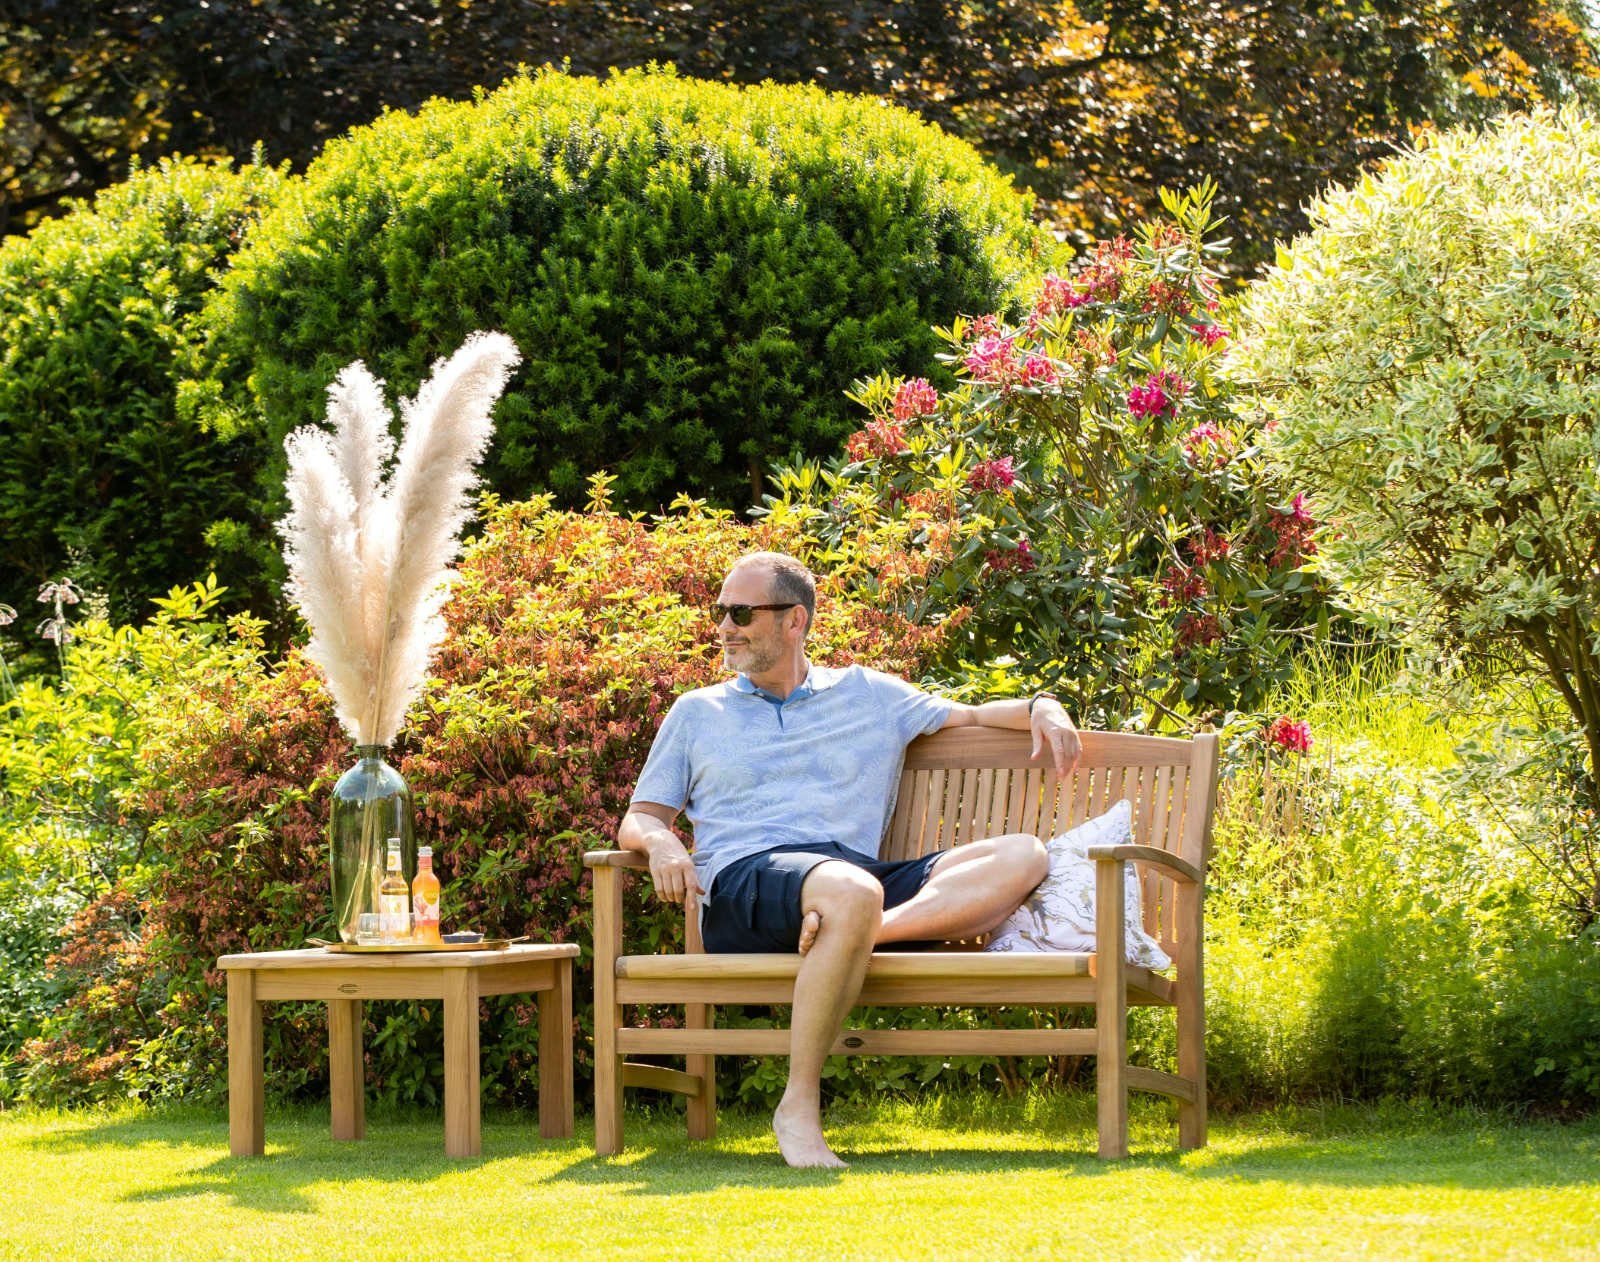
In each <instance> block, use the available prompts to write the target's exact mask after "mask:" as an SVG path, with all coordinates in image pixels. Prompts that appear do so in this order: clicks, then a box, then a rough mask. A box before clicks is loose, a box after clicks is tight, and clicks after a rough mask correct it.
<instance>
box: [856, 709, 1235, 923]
mask: <svg viewBox="0 0 1600 1262" xmlns="http://www.w3.org/2000/svg"><path fill="white" fill-rule="evenodd" d="M1082 738H1083V756H1082V758H1081V759H1080V760H1079V762H1078V769H1077V771H1076V772H1075V773H1074V774H1073V777H1072V779H1071V780H1070V781H1068V782H1063V781H1061V780H1060V779H1059V777H1058V776H1057V775H1056V773H1055V770H1054V768H1053V767H1050V766H1049V765H1048V761H1047V760H1041V761H1037V762H1036V761H1033V760H1031V759H1030V758H1029V757H1028V751H1029V749H1030V748H1031V746H1032V737H1031V736H1030V734H1029V733H1027V732H1008V731H1003V730H1000V729H997V728H990V727H953V728H946V729H945V730H944V731H940V732H935V733H933V734H932V735H931V736H923V737H920V738H918V739H917V740H915V741H913V742H912V743H911V745H910V746H909V747H908V748H907V750H906V760H905V765H904V768H903V770H902V771H901V774H900V791H899V795H898V797H897V798H896V799H895V811H894V816H893V818H892V819H891V820H890V823H889V833H888V836H887V837H886V838H885V839H884V843H883V848H882V852H881V853H882V855H883V857H884V858H886V859H912V858H916V857H917V856H918V855H923V854H927V853H928V852H929V851H931V850H941V849H945V848H946V847H949V846H956V845H960V844H962V843H963V842H968V841H977V840H980V839H981V838H984V837H997V836H1000V835H1002V834H1004V833H1033V834H1035V835H1037V836H1039V837H1042V838H1043V839H1044V840H1046V841H1049V840H1050V838H1052V837H1055V836H1057V835H1059V834H1061V833H1063V832H1065V831H1066V830H1067V829H1069V828H1071V827H1073V826H1074V825H1075V824H1080V823H1082V822H1083V821H1084V820H1086V819H1089V818H1091V817H1092V816H1095V815H1099V814H1101V813H1102V812H1104V811H1105V810H1107V809H1108V808H1109V807H1110V805H1111V804H1112V803H1113V802H1115V801H1117V800H1118V799H1120V798H1127V799H1128V800H1129V801H1131V802H1132V803H1133V840H1134V841H1135V842H1137V843H1138V844H1140V845H1146V846H1156V847H1158V848H1160V849H1162V850H1165V851H1168V852H1169V853H1172V854H1176V855H1178V857H1179V858H1182V859H1186V860H1188V861H1189V862H1190V863H1192V864H1194V865H1195V866H1196V867H1198V868H1200V870H1201V871H1202V872H1203V871H1204V870H1205V866H1206V860H1207V859H1208V858H1209V855H1210V849H1211V815H1212V811H1213V808H1214V806H1215V802H1216V778H1217V776H1216V773H1217V746H1218V741H1217V737H1216V736H1214V735H1212V734H1209V733H1207V734H1202V735H1200V736H1197V737H1195V738H1194V739H1193V740H1175V739H1173V738H1171V737H1165V736H1139V735H1133V734H1128V733H1122V732H1084V733H1083V734H1082ZM1141 878H1142V881H1143V890H1142V892H1143V897H1144V920H1145V929H1146V930H1147V931H1148V932H1149V933H1150V934H1152V935H1153V936H1155V937H1157V938H1159V939H1161V940H1162V941H1164V942H1167V943H1174V942H1175V941H1176V938H1177V935H1176V932H1175V912H1176V899H1175V897H1174V885H1173V882H1172V881H1170V880H1168V879H1166V878H1164V877H1161V876H1160V875H1159V874H1158V873H1157V871H1156V869H1154V868H1145V869H1143V870H1142V873H1141Z"/></svg>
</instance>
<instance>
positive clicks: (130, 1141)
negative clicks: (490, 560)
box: [24, 1099, 1600, 1214]
mask: <svg viewBox="0 0 1600 1262" xmlns="http://www.w3.org/2000/svg"><path fill="white" fill-rule="evenodd" d="M1092 1119H1093V1105H1092V1101H1090V1102H1089V1103H1088V1105H1087V1107H1085V1105H1084V1102H1082V1101H1079V1100H1071V1099H1069V1100H1067V1101H1064V1102H1049V1103H1047V1104H1046V1105H1045V1106H1042V1107H1041V1108H1039V1109H1038V1110H1037V1111H1030V1112H1027V1113H1024V1111H1023V1110H1019V1109H1018V1108H1017V1106H1016V1105H1015V1104H1011V1105H1005V1104H1002V1103H1000V1102H989V1101H984V1100H977V1101H958V1102H955V1103H953V1104H950V1105H949V1106H946V1105H945V1104H944V1103H943V1102H939V1101H927V1102H924V1103H923V1104H921V1105H918V1106H914V1107H912V1108H910V1109H906V1110H902V1111H899V1112H896V1111H895V1110H894V1109H893V1108H886V1109H884V1110H869V1111H863V1110H860V1109H848V1108H841V1109H839V1110H836V1111H835V1110H830V1114H829V1119H828V1120H829V1133H830V1135H831V1136H832V1137H833V1138H834V1139H835V1140H836V1141H837V1147H838V1150H839V1152H840V1154H841V1156H843V1157H844V1158H845V1159H846V1160H847V1161H848V1162H849V1163H850V1167H851V1168H850V1170H849V1171H846V1172H838V1171H827V1170H804V1171H795V1170H789V1169H787V1168H786V1167H785V1166H784V1165H783V1164H782V1162H781V1159H780V1158H779V1157H778V1155H777V1151H776V1148H775V1146H773V1145H772V1144H771V1139H770V1133H769V1132H768V1131H767V1130H766V1119H765V1118H764V1117H758V1116H746V1115H741V1114H739V1113H736V1112H732V1111H729V1112H727V1113H725V1114H724V1126H723V1141H722V1142H716V1141H714V1142H712V1143H710V1144H699V1143H691V1142H690V1141H689V1140H688V1139H687V1138H686V1137H685V1136H684V1134H683V1132H682V1130H681V1126H682V1121H681V1118H674V1117H672V1116H670V1115H667V1116H661V1115H656V1116H653V1117H651V1118H649V1119H648V1120H645V1121H642V1122H638V1124H637V1125H635V1122H636V1120H637V1119H636V1118H633V1117H630V1119H629V1123H630V1132H631V1133H630V1138H629V1143H630V1146H629V1148H628V1150H627V1151H625V1152H624V1153H623V1154H622V1155H621V1156H618V1157H614V1158H599V1157H596V1156H594V1149H593V1141H592V1131H590V1130H589V1128H588V1126H587V1124H582V1125H580V1130H579V1134H578V1136H577V1137H576V1138H574V1139H568V1140H542V1139H540V1138H539V1135H538V1126H537V1122H536V1120H535V1119H531V1118H522V1117H520V1116H519V1117H512V1118H504V1117H502V1118H498V1119H496V1118H490V1119H486V1121H485V1128H484V1143H485V1150H486V1151H485V1155H484V1156H483V1157H480V1158H476V1159H472V1160H467V1161H455V1160H451V1159H449V1158H447V1157H445V1156H444V1153H443V1126H442V1122H441V1120H440V1118H439V1117H438V1116H437V1115H436V1114H423V1115H420V1116H402V1117H384V1116H381V1115H380V1116H375V1117H369V1119H368V1123H367V1138H366V1139H365V1140H364V1141H361V1142H358V1143H354V1144H351V1143H341V1142H338V1141H335V1140H333V1139H332V1138H331V1137H330V1136H329V1135H328V1133H327V1124H328V1123H327V1115H326V1112H325V1111H319V1110H316V1109H305V1110H295V1111H291V1112H284V1113H278V1112H274V1113H273V1114H270V1115H269V1117H268V1121H267V1127H266V1137H267V1153H266V1155H265V1157H261V1158H248V1157H247V1158H235V1157H214V1156H212V1155H211V1154H213V1153H215V1151H216V1150H217V1149H218V1148H225V1147H226V1145H227V1134H228V1133H227V1124H226V1122H225V1121H223V1120H221V1119H220V1118H219V1117H218V1115H217V1114H216V1113H215V1112H214V1111H207V1110H184V1109H178V1110H161V1111H158V1112H154V1113H150V1112H146V1113H141V1114H132V1115H123V1116H116V1117H111V1118H106V1119H104V1120H99V1121H95V1122H93V1123H91V1124H89V1125H74V1124H72V1123H71V1120H70V1116H69V1117H68V1119H67V1124H66V1125H63V1126H62V1127H61V1128H60V1129H57V1130H54V1131H51V1132H50V1133H47V1134H43V1135H38V1136H34V1137H30V1138H29V1139H27V1140H25V1141H24V1142H25V1143H28V1144H30V1145H31V1146H33V1147H35V1148H36V1149H38V1150H39V1151H40V1152H41V1154H45V1153H49V1152H60V1151H73V1150H86V1149H94V1148H97V1147H123V1148H139V1147H150V1146H155V1147H168V1148H187V1149H194V1150H195V1153H196V1156H197V1157H199V1158H202V1159H205V1158H209V1159H206V1160H204V1161H203V1164H197V1165H196V1166H195V1167H193V1168H192V1169H189V1170H186V1171H183V1172H182V1173H180V1174H175V1175H173V1176H171V1177H170V1180H169V1181H168V1182H166V1183H164V1184H162V1185H160V1186H155V1187H147V1188H144V1189H141V1190H138V1191H133V1192H129V1193H128V1194H127V1195H126V1196H125V1197H124V1198H123V1199H124V1200H125V1201H126V1202H128V1203H142V1202H161V1201H169V1200H179V1199H184V1198H192V1197H206V1196H218V1197H223V1198H225V1199H226V1200H228V1201H229V1202H230V1203H231V1204H233V1205H235V1206H238V1207H241V1208H247V1209H251V1210H255V1211H258V1212H263V1213H275V1214H283V1213H290V1214H314V1213H318V1212H320V1211H321V1206H319V1204H318V1203H317V1197H316V1196H315V1195H314V1194H313V1189H316V1188H319V1187H325V1186H327V1185H330V1184H338V1183H340V1182H343V1181H348V1180H353V1179H360V1180H368V1181H379V1182H395V1183H406V1184H409V1185H413V1186H415V1185H418V1184H428V1183H431V1182H433V1181H435V1180H438V1179H441V1178H443V1177H444V1176H446V1175H450V1174H454V1173H457V1172H462V1171H471V1170H475V1169H479V1168H482V1167H492V1166H495V1165H499V1164H505V1166H506V1168H505V1170H504V1171H503V1176H504V1178H505V1179H506V1180H507V1181H508V1183H514V1184H520V1185H523V1186H527V1187H533V1188H537V1187H539V1186H541V1185H546V1184H562V1183H565V1184H578V1185H586V1186H593V1187H596V1188H600V1187H605V1188H610V1189H614V1190H615V1191H617V1192H620V1193H622V1194H623V1195H626V1196H638V1197H671V1196H680V1195H694V1194H697V1193H709V1192H715V1191H717V1190H718V1189H723V1188H766V1187H770V1188H773V1189H785V1190H787V1189H794V1188H808V1187H810V1188H827V1187H830V1186H832V1185H834V1184H836V1183H839V1182H840V1181H841V1180H842V1179H845V1178H849V1177H859V1176H862V1175H894V1176H909V1177H927V1176H941V1175H957V1176H972V1175H995V1176H1002V1177H1003V1176H1007V1175H1016V1174H1019V1173H1023V1172H1046V1173H1052V1174H1056V1175H1059V1176H1060V1177H1062V1178H1064V1179H1100V1178H1105V1177H1115V1176H1121V1175H1127V1174H1130V1173H1134V1172H1160V1173H1162V1174H1164V1175H1168V1176H1171V1177H1174V1178H1177V1179H1182V1180H1197V1181H1209V1180H1214V1179H1226V1180H1230V1181H1234V1182H1239V1181H1244V1182H1258V1183H1285V1184H1295V1185H1299V1186H1303V1187H1311V1186H1324V1187H1348V1188H1373V1187H1398V1186H1406V1185H1409V1186H1419V1185H1420V1186H1432V1187H1450V1188H1461V1189H1509V1188H1546V1189H1555V1188H1563V1187H1584V1186H1593V1185H1594V1184H1595V1183H1596V1182H1597V1181H1600V1177H1597V1174H1596V1172H1597V1171H1600V1160H1597V1158H1600V1126H1597V1125H1596V1124H1595V1123H1594V1122H1592V1121H1590V1122H1585V1123H1580V1124H1578V1125H1576V1126H1563V1125H1555V1124H1549V1123H1526V1122H1520V1121H1518V1120H1516V1119H1514V1118H1511V1117H1507V1116H1504V1115H1497V1114H1492V1113H1491V1114H1483V1113H1474V1112H1471V1111H1466V1110H1459V1111H1448V1110H1437V1109H1428V1108H1420V1109H1419V1108H1413V1107H1411V1106H1404V1105H1389V1106H1376V1107H1364V1108H1343V1109H1338V1108H1335V1109H1327V1110H1318V1109H1299V1110H1286V1111H1284V1112H1282V1113H1268V1114H1254V1115H1247V1116H1245V1117H1241V1118H1236V1119H1227V1120H1223V1121H1221V1122H1220V1123H1219V1125H1218V1126H1217V1128H1216V1131H1215V1132H1214V1137H1215V1139H1216V1140H1217V1142H1216V1143H1215V1144H1214V1145H1213V1147H1211V1148H1209V1149H1205V1150H1202V1151H1199V1152H1195V1153H1187V1154H1180V1153H1178V1152H1177V1151H1176V1150H1175V1146H1174V1147H1169V1146H1168V1145H1172V1144H1174V1143H1175V1138H1176V1135H1175V1131H1174V1130H1173V1129H1172V1128H1171V1127H1170V1126H1169V1125H1168V1119H1167V1117H1166V1115H1165V1114H1163V1113H1162V1111H1161V1110H1160V1108H1159V1107H1155V1108H1139V1109H1137V1110H1136V1113H1135V1127H1134V1136H1133V1139H1134V1150H1135V1151H1134V1155H1133V1156H1132V1157H1130V1158H1128V1159H1126V1160H1124V1161H1120V1162H1102V1161H1099V1160H1098V1159H1097V1158H1096V1157H1095V1155H1094V1151H1093V1146H1094V1128H1093V1121H1092ZM919 1131H923V1132H932V1134H931V1135H930V1136H929V1137H930V1138H932V1139H933V1140H934V1142H935V1143H936V1144H937V1145H938V1146H937V1147H933V1148H928V1147H920V1146H918V1145H917V1143H916V1139H917V1135H918V1133H919ZM952 1138H955V1139H956V1142H955V1143H954V1144H952V1143H950V1140H951V1139H952ZM962 1138H966V1139H968V1140H969V1141H970V1142H968V1143H963V1142H962ZM1019 1140H1020V1141H1021V1143H1022V1145H1023V1146H1022V1147H1006V1146H1003V1145H1014V1144H1017V1143H1018V1141H1019ZM1039 1140H1043V1141H1044V1143H1043V1144H1040V1143H1038V1142H1037V1141H1039ZM1051 1140H1057V1141H1059V1146H1049V1145H1050V1141H1051ZM752 1141H756V1142H758V1143H760V1144H761V1145H762V1147H761V1149H760V1150H757V1151H751V1143H752ZM990 1144H994V1145H996V1146H988V1145H990ZM898 1145H904V1147H897V1146H898ZM530 1157H535V1158H540V1159H542V1164H544V1167H545V1168H544V1170H539V1171H530V1170H529V1169H528V1168H527V1166H526V1165H525V1164H523V1163H524V1159H526V1158H530ZM551 1164H554V1165H555V1166H556V1168H555V1169H553V1170H552V1169H550V1168H549V1167H550V1165H551Z"/></svg>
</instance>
